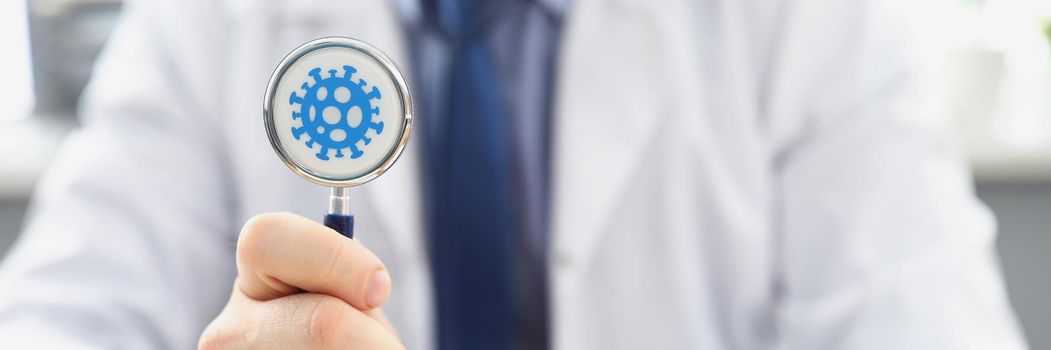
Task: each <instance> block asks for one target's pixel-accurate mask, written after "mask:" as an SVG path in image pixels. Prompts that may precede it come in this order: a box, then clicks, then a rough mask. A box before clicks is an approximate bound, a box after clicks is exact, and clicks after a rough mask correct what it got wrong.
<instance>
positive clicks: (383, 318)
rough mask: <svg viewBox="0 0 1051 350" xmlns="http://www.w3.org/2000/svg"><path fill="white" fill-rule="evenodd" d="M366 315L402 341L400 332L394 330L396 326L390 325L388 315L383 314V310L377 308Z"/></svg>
mask: <svg viewBox="0 0 1051 350" xmlns="http://www.w3.org/2000/svg"><path fill="white" fill-rule="evenodd" d="M365 314H366V315H369V317H372V319H374V320H376V322H379V324H380V325H381V326H383V328H384V329H386V330H387V331H388V332H390V334H393V335H394V336H395V337H397V338H399V339H401V336H400V335H398V330H397V329H394V325H393V324H391V323H390V320H389V319H387V314H385V313H383V309H380V308H375V309H372V310H369V311H365Z"/></svg>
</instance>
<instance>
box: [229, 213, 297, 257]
mask: <svg viewBox="0 0 1051 350" xmlns="http://www.w3.org/2000/svg"><path fill="white" fill-rule="evenodd" d="M285 215H287V214H283V213H277V214H260V215H256V216H254V217H252V218H250V219H248V221H246V222H245V224H244V226H243V227H242V228H241V234H240V235H239V236H238V238H237V257H238V259H241V260H243V261H245V262H251V261H253V260H254V259H255V258H256V255H257V253H258V252H259V251H260V250H261V248H262V247H263V246H264V244H265V243H266V241H267V240H269V239H271V238H270V237H271V236H272V235H273V234H274V233H275V232H277V229H276V228H277V227H280V226H281V225H282V224H283V223H284V221H285V220H287V219H286V218H285Z"/></svg>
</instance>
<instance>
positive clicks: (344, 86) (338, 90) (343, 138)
mask: <svg viewBox="0 0 1051 350" xmlns="http://www.w3.org/2000/svg"><path fill="white" fill-rule="evenodd" d="M321 71H322V69H321V68H320V67H317V68H314V69H313V70H311V71H310V73H309V75H310V77H312V78H313V80H314V83H313V84H310V83H309V82H304V83H303V86H302V90H303V91H302V94H299V93H300V92H299V91H293V92H292V94H291V95H290V96H289V98H288V103H289V104H291V105H293V112H292V119H293V120H299V121H300V122H301V123H300V124H299V125H298V126H295V125H294V124H293V126H292V136H295V138H296V140H302V141H304V143H305V144H306V146H307V147H310V148H311V149H315V147H314V146H315V145H316V146H319V147H320V150H318V152H317V154H315V156H317V158H318V159H321V160H329V151H330V150H335V152H336V154H335V156H336V157H337V158H342V157H343V150H344V149H349V150H350V158H351V159H357V158H359V157H361V156H362V155H364V154H365V151H364V150H363V149H364V148H365V146H367V145H368V144H369V143H371V142H372V138H370V137H369V136H368V135H366V133H367V132H368V131H369V130H373V131H375V133H376V135H379V134H380V133H382V132H383V122H382V121H377V120H376V119H377V118H378V117H379V115H380V109H379V107H373V105H372V101H373V100H378V99H380V91H379V89H377V88H376V87H375V86H372V88H371V89H366V85H368V83H366V82H365V79H357V80H354V73H355V72H357V70H356V69H355V68H354V67H351V66H343V75H342V76H339V75H337V73H338V71H337V70H335V69H332V70H329V71H328V77H322V75H321ZM295 105H299V107H298V109H297V108H295V107H294V106H295ZM304 134H306V135H307V138H306V139H304V137H303V135H304Z"/></svg>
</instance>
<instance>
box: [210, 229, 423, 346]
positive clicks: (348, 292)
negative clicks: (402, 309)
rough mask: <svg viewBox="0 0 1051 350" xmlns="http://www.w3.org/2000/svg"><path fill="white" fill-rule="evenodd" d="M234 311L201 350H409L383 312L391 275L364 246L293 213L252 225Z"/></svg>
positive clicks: (242, 245)
mask: <svg viewBox="0 0 1051 350" xmlns="http://www.w3.org/2000/svg"><path fill="white" fill-rule="evenodd" d="M237 272H238V277H237V280H236V281H235V283H234V290H233V294H232V295H231V296H230V301H228V302H227V304H226V308H224V309H223V311H222V313H220V314H219V316H218V317H216V318H215V320H213V321H212V323H211V324H209V325H208V328H207V329H205V330H204V333H203V334H202V335H201V339H200V343H199V344H198V347H199V348H200V349H351V348H352V349H401V348H403V346H402V345H401V342H400V341H399V340H398V336H397V333H396V332H395V331H394V328H393V327H391V325H390V323H389V322H388V321H387V318H386V317H385V316H384V315H383V312H382V311H381V310H380V309H379V307H380V306H381V305H383V303H385V302H386V301H387V298H388V297H389V296H390V290H391V280H390V274H389V273H388V272H387V268H386V267H385V266H384V265H383V262H382V261H380V259H379V258H377V257H376V256H375V255H373V254H372V252H370V251H369V250H368V249H366V248H365V247H364V246H362V245H361V243H359V242H358V241H357V240H352V239H347V238H344V237H343V236H340V235H338V234H336V233H335V232H333V231H332V230H331V229H329V228H327V227H325V226H322V225H321V224H318V223H316V222H314V221H311V220H309V219H306V218H303V217H300V216H296V215H293V214H288V213H278V214H264V215H260V216H257V217H254V218H252V219H250V220H248V222H247V223H245V225H244V228H243V229H242V230H241V235H240V237H239V238H238V241H237Z"/></svg>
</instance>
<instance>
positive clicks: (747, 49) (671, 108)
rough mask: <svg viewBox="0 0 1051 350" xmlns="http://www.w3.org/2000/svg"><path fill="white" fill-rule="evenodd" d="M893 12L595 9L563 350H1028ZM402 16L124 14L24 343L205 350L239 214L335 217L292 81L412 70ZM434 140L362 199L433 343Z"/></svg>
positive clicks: (253, 6)
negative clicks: (336, 59) (366, 58)
mask: <svg viewBox="0 0 1051 350" xmlns="http://www.w3.org/2000/svg"><path fill="white" fill-rule="evenodd" d="M875 6H877V4H876V2H875V1H861V0H850V1H846V0H844V1H818V0H798V1H794V0H774V1H739V0H710V1H686V0H666V1H661V2H653V1H646V0H617V1H599V0H574V1H573V5H572V7H571V8H570V9H569V11H568V15H567V17H566V19H565V29H564V35H565V36H564V48H563V50H562V51H561V53H560V57H559V63H560V64H559V69H558V72H559V73H560V75H559V78H558V80H557V90H556V96H557V97H556V100H557V101H556V106H555V112H554V124H555V127H554V134H553V147H554V150H555V152H554V159H553V160H552V162H553V163H552V164H553V168H554V174H553V182H554V185H553V204H552V210H553V218H552V224H551V225H552V226H551V230H550V232H551V247H550V251H551V254H550V255H551V264H550V265H551V268H550V278H551V291H550V292H551V300H552V307H553V311H552V313H551V316H552V319H551V323H550V325H551V327H552V337H553V344H554V345H555V347H556V348H558V349H763V348H782V349H1017V348H1022V347H1024V343H1023V341H1022V340H1021V337H1020V335H1019V331H1018V327H1017V326H1016V323H1015V320H1014V317H1013V315H1012V313H1011V310H1010V307H1009V305H1008V302H1007V300H1006V297H1005V293H1004V288H1003V286H1002V281H1001V277H1000V275H999V272H998V266H997V262H996V258H995V254H994V250H993V238H994V221H993V219H992V217H991V216H990V214H989V212H988V210H986V208H984V207H983V206H982V204H980V203H979V202H978V201H977V200H976V199H975V197H974V195H973V190H972V185H971V179H970V178H969V177H968V175H967V170H966V169H965V167H964V165H963V162H962V161H961V157H960V156H959V155H958V154H957V152H956V149H955V147H954V146H953V145H952V143H951V142H949V140H948V138H947V137H946V134H945V133H944V130H943V129H944V125H943V120H942V118H941V117H942V115H941V114H940V113H939V111H938V110H937V108H934V103H932V102H934V101H935V100H934V99H933V97H932V95H930V94H928V89H927V86H926V85H925V84H923V82H924V79H923V75H922V74H920V73H921V71H919V70H917V69H916V68H917V67H918V65H917V64H916V60H915V59H914V57H912V56H911V55H909V54H910V52H912V51H909V50H908V48H907V47H906V46H905V45H906V43H908V40H907V39H908V37H907V35H902V33H903V31H901V30H900V29H901V23H899V22H896V21H895V20H893V18H894V17H892V16H885V15H884V14H885V12H882V11H879V10H878V9H876V8H874V7H875ZM396 17H397V16H395V13H394V10H393V9H392V8H391V6H390V4H387V3H385V2H380V1H374V0H348V1H344V0H340V1H336V0H312V1H291V0H287V1H277V0H274V1H258V2H251V1H247V0H245V1H229V2H222V3H220V2H214V1H206V0H192V1H190V0H187V1H150V2H148V3H146V2H143V3H133V4H130V5H129V6H127V7H126V14H125V17H124V19H123V22H122V23H121V24H120V26H119V27H118V30H117V32H116V34H115V37H114V38H113V39H112V42H111V44H110V45H109V47H108V49H107V50H106V51H105V53H104V54H103V56H102V60H101V63H100V66H99V67H98V70H97V78H96V79H95V80H94V81H93V82H92V84H91V86H90V92H89V95H88V98H87V102H86V104H85V110H86V112H85V119H86V120H85V125H84V127H83V129H82V130H80V131H78V132H77V133H76V134H75V135H74V136H73V137H72V138H71V139H70V140H69V142H68V144H67V145H66V146H65V148H64V152H62V155H61V156H60V158H59V159H58V160H57V161H56V162H55V165H54V169H53V171H52V172H51V173H50V176H48V177H47V179H45V180H44V183H43V185H42V187H41V188H40V190H39V192H38V195H37V196H36V200H35V204H34V206H33V210H32V216H31V219H30V221H29V222H28V227H27V228H26V231H25V235H24V236H23V238H22V239H21V241H20V242H19V243H18V245H17V247H16V248H15V250H14V251H13V253H12V255H11V256H10V257H9V259H7V261H6V262H5V264H4V266H3V271H2V273H3V276H2V278H3V280H2V284H0V286H2V292H0V293H2V294H0V302H2V304H0V334H2V335H0V342H13V343H15V344H20V345H24V346H26V347H27V348H28V347H30V346H29V345H33V346H32V347H34V348H74V347H76V346H78V345H80V346H85V347H99V348H125V349H145V348H192V347H194V346H195V344H196V341H197V337H198V335H199V333H200V331H201V330H202V329H203V328H204V326H205V325H206V324H207V323H208V322H209V321H210V320H211V319H212V318H213V317H214V316H215V315H216V314H217V313H218V311H219V310H220V308H221V307H222V305H223V304H224V303H225V302H226V299H227V297H228V295H229V290H230V288H231V283H232V281H233V278H234V276H235V267H234V260H233V259H234V246H235V239H236V236H237V233H238V229H239V227H240V225H241V223H243V222H244V221H245V219H247V218H248V217H250V216H253V215H256V214H259V213H264V212H271V211H282V210H284V211H291V212H295V213H298V214H301V215H305V216H307V217H315V218H319V219H320V217H321V215H322V214H323V213H324V210H325V209H326V195H327V192H326V189H324V188H321V187H319V186H315V185H312V184H309V183H308V182H306V181H304V180H302V179H300V178H298V177H296V176H295V175H293V174H292V173H291V172H290V171H288V169H286V168H285V167H284V165H283V164H282V163H281V162H280V161H279V160H278V158H277V157H276V156H275V155H274V153H273V151H272V150H271V147H270V145H269V144H268V142H267V140H266V136H265V133H264V131H263V124H262V119H261V102H262V95H263V88H264V86H265V85H266V81H267V78H268V77H269V76H270V73H271V70H272V69H273V68H274V66H275V65H276V64H277V62H278V61H279V59H280V58H281V57H282V56H283V55H284V54H285V53H286V52H288V51H289V50H290V49H292V48H293V47H295V46H297V45H298V44H300V43H302V42H304V41H306V40H308V39H312V38H315V37H318V36H322V35H344V36H352V37H357V38H361V39H364V40H366V41H369V42H372V43H374V44H375V45H376V46H378V47H381V48H384V49H385V50H386V51H388V52H389V53H390V54H391V55H392V56H393V57H394V59H395V60H396V61H398V62H400V63H401V65H402V66H403V67H407V66H409V62H408V61H407V53H406V46H405V41H404V38H403V35H402V33H401V27H400V25H399V24H398V23H397V22H396ZM410 76H411V75H410ZM419 145H420V144H419V143H414V144H412V146H413V147H411V148H410V149H409V150H408V151H407V152H406V154H405V157H404V158H403V159H402V160H401V161H399V163H398V164H396V166H395V167H394V168H393V169H392V170H391V171H390V172H388V173H387V174H385V175H383V176H382V177H380V178H379V179H377V180H375V181H373V182H371V183H368V184H366V185H364V186H361V187H360V188H355V189H354V190H353V202H354V203H353V211H354V213H355V215H356V218H357V220H358V221H357V223H358V226H357V230H356V232H357V234H358V237H359V239H360V240H361V241H362V242H364V243H365V244H366V245H367V246H369V247H370V248H371V249H373V250H374V251H375V252H376V253H377V254H378V255H379V256H380V257H381V258H382V259H383V260H384V261H385V262H386V263H387V265H388V267H389V268H390V270H391V272H392V275H393V282H394V292H393V296H392V298H391V299H390V302H389V304H388V305H387V306H386V307H385V310H386V311H387V312H388V315H389V316H390V318H391V319H392V321H393V322H394V324H395V325H396V327H397V328H398V330H399V332H400V334H401V336H402V337H403V339H404V342H405V344H406V345H407V346H408V347H409V348H411V349H427V348H430V347H431V341H432V340H433V336H434V331H433V329H434V324H433V323H432V320H433V316H434V315H433V306H434V305H433V301H432V299H431V295H432V291H431V285H430V280H429V279H430V275H429V271H428V267H427V263H426V261H427V259H426V256H425V251H426V249H425V245H424V240H423V236H422V235H423V225H422V222H421V208H420V203H421V201H420V198H419V193H420V188H419V186H420V185H419V182H420V181H419V173H418V172H419V165H418V164H417V162H418V160H419V156H420V154H421V152H420V149H416V148H415V146H419ZM3 347H4V348H10V347H8V346H3Z"/></svg>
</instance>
